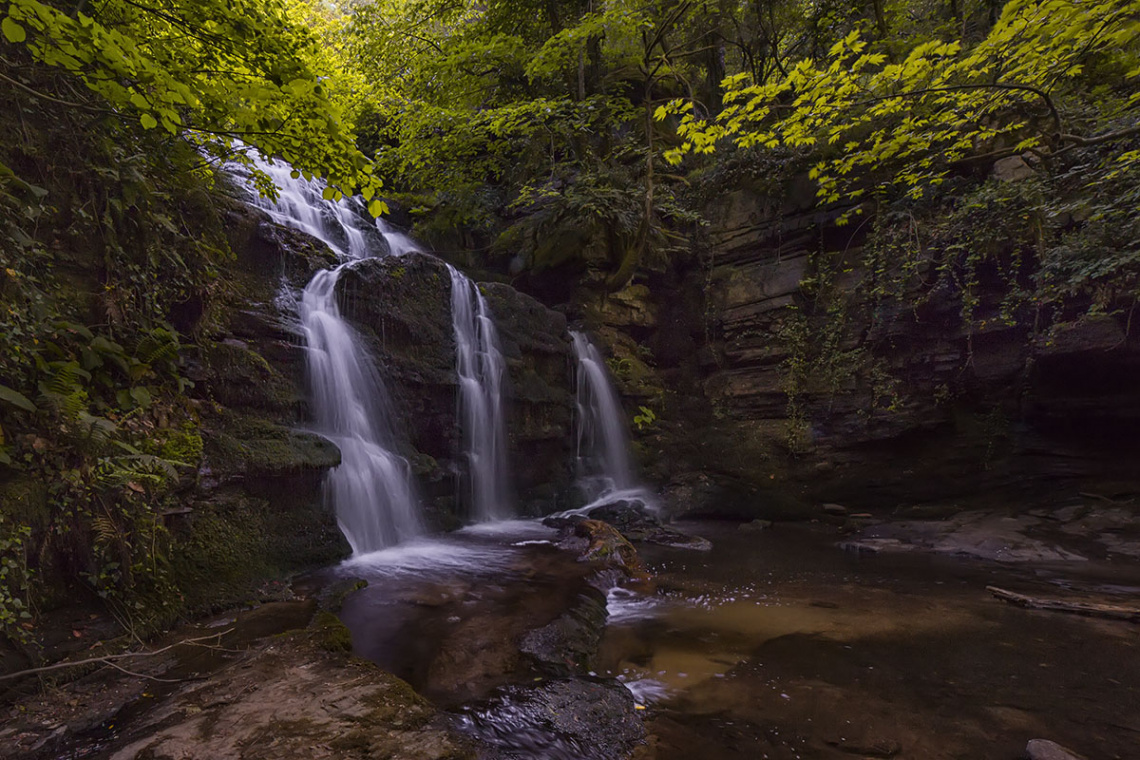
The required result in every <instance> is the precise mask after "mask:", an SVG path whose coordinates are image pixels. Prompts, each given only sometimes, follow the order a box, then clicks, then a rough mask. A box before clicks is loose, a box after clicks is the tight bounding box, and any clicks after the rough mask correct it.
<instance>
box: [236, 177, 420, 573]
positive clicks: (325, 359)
mask: <svg viewBox="0 0 1140 760" xmlns="http://www.w3.org/2000/svg"><path fill="white" fill-rule="evenodd" d="M258 168H259V169H261V170H262V171H264V172H265V173H266V174H268V175H269V176H270V177H272V179H273V181H274V182H275V183H276V184H277V186H278V187H279V188H280V189H281V192H280V197H279V199H278V201H277V202H276V203H274V202H272V201H268V200H267V199H264V198H258V199H256V200H255V201H254V203H255V205H257V206H259V207H261V208H263V209H265V210H266V211H267V212H268V213H269V214H270V216H271V217H272V218H273V219H274V221H276V222H278V223H279V224H283V225H288V226H291V227H295V228H297V229H300V230H302V231H304V232H307V233H309V234H310V235H312V236H314V237H316V238H318V239H319V240H322V241H323V242H325V243H326V244H327V245H328V246H329V247H330V248H331V249H332V250H333V251H334V252H335V253H336V254H337V255H338V256H339V257H340V258H341V259H342V260H343V261H344V262H345V263H343V264H341V265H339V266H337V267H335V268H334V269H328V270H324V271H321V272H317V273H316V274H315V275H314V276H313V278H312V279H311V280H310V281H309V284H308V285H306V286H305V289H304V292H303V293H302V295H301V302H300V305H299V312H300V314H299V316H300V319H301V327H302V331H303V333H304V336H305V342H306V345H307V348H308V351H307V357H308V370H309V381H310V383H311V385H312V393H313V416H314V431H315V432H317V433H320V434H321V435H323V436H325V437H326V438H328V439H329V440H331V441H332V442H333V443H335V444H336V445H337V446H338V447H339V448H340V452H341V464H340V466H339V467H337V468H335V469H334V470H333V471H332V472H330V473H329V475H328V477H327V479H326V480H325V489H326V493H327V496H328V498H329V500H330V502H331V503H332V505H333V506H334V508H335V509H336V515H337V521H338V522H339V523H340V527H341V530H342V531H343V532H344V535H345V537H346V538H347V539H348V542H349V544H350V546H351V547H352V551H353V554H357V555H359V554H363V553H366V552H372V551H376V550H378V549H382V548H384V547H386V546H391V545H393V544H396V543H399V542H401V541H406V540H408V539H409V538H413V537H415V536H419V535H421V534H423V533H424V526H423V522H422V520H421V518H420V507H419V500H418V498H417V496H416V489H415V485H414V480H413V476H412V471H411V467H410V465H409V464H408V462H407V460H405V459H404V458H403V457H401V456H399V455H398V454H396V453H395V451H396V448H397V441H396V436H395V434H394V431H393V429H392V426H391V422H390V421H391V419H392V412H391V408H390V401H389V396H388V391H387V389H386V388H385V386H384V382H383V380H382V379H381V377H380V374H379V373H378V372H377V370H376V367H375V366H374V365H373V363H372V361H371V359H370V358H369V356H368V350H367V348H366V346H365V345H364V344H363V342H362V341H361V339H360V337H359V336H358V335H357V334H356V332H355V331H354V330H353V329H352V327H351V326H350V325H349V324H348V322H347V321H345V319H344V318H343V317H341V315H340V309H339V307H338V305H337V300H336V283H337V280H338V279H339V278H340V275H341V272H342V270H343V269H344V268H345V267H346V266H351V264H352V261H354V260H357V259H361V258H367V257H369V256H382V255H386V254H387V253H388V252H389V251H403V250H405V249H404V248H403V246H404V238H403V236H398V235H397V234H396V233H392V232H390V231H388V232H387V233H386V232H385V230H384V229H383V228H380V229H379V230H377V229H375V228H374V229H369V228H368V227H366V226H365V222H364V219H365V218H364V217H363V216H362V215H361V213H360V212H362V211H363V209H354V208H353V206H352V203H353V202H352V201H349V200H344V201H340V202H332V201H327V200H324V199H323V198H322V197H321V187H320V185H319V184H318V183H316V182H305V181H303V180H298V179H293V178H292V177H291V176H290V169H289V167H288V166H287V165H281V164H278V165H272V164H267V163H262V164H259V166H258ZM385 243H387V245H385Z"/></svg>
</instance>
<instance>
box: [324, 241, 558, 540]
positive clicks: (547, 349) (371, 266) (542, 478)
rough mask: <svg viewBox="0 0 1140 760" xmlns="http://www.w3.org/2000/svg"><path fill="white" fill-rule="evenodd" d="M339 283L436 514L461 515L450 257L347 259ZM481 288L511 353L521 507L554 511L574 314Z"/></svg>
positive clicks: (498, 287)
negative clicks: (571, 316)
mask: <svg viewBox="0 0 1140 760" xmlns="http://www.w3.org/2000/svg"><path fill="white" fill-rule="evenodd" d="M337 287H338V298H339V299H340V303H341V308H342V312H343V313H344V314H345V315H346V316H347V317H348V318H349V319H350V320H351V321H352V322H353V323H354V324H355V325H356V326H357V328H358V329H359V330H360V331H361V332H362V333H364V334H365V335H367V336H368V337H369V338H370V343H371V345H372V347H373V351H374V355H375V357H376V359H377V365H378V367H379V368H380V371H381V373H382V374H383V375H384V377H385V380H386V381H387V383H388V388H389V391H390V392H391V393H392V395H393V398H394V402H395V410H394V411H395V412H396V414H397V416H398V417H399V420H400V424H401V427H402V429H403V431H404V432H405V434H406V435H407V437H408V441H409V442H410V444H411V447H412V448H411V450H409V451H408V452H406V454H407V455H408V456H409V457H410V458H411V459H412V461H413V462H414V463H415V464H416V469H417V474H418V475H419V478H420V481H421V483H422V484H423V485H424V486H425V488H426V490H427V494H426V495H427V496H428V498H429V500H430V501H431V504H432V506H433V507H434V511H435V515H434V517H435V519H436V521H437V522H439V523H441V524H443V525H453V524H456V520H457V517H458V515H456V498H455V496H456V495H455V487H456V484H457V482H458V478H457V469H456V468H457V467H458V466H459V465H458V461H459V457H458V454H459V446H460V440H459V427H458V423H457V420H456V410H457V395H456V394H457V388H456V369H455V361H456V357H455V351H456V348H455V336H454V333H453V329H452V323H451V278H450V275H449V273H448V271H447V266H446V264H444V262H443V261H441V260H440V259H437V258H435V257H433V256H429V255H426V254H421V253H411V254H406V255H403V256H400V257H389V258H380V259H368V260H364V261H361V262H358V263H355V264H353V265H352V266H351V267H349V268H347V269H346V270H345V272H344V273H343V275H342V276H341V279H340V281H339V283H338V285H337ZM479 287H480V288H481V289H482V291H483V294H484V296H485V298H486V299H487V303H488V305H489V306H490V308H491V312H492V314H493V315H494V317H495V321H496V324H497V326H498V330H499V337H500V340H501V343H502V349H503V353H504V357H505V359H506V362H507V372H508V374H509V378H508V384H507V391H506V401H507V408H508V423H507V432H508V436H509V440H508V446H509V449H510V452H509V461H510V466H511V472H512V473H513V476H514V477H513V479H514V483H515V484H516V486H517V488H518V491H519V493H518V497H519V501H520V505H519V509H520V510H521V512H523V513H529V514H541V513H544V512H549V511H551V510H552V509H554V508H555V507H556V506H557V505H558V504H559V503H560V502H559V500H560V499H562V498H564V497H565V494H566V492H567V491H568V489H569V485H570V477H571V467H572V460H573V454H574V452H573V431H572V425H573V408H574V401H573V395H572V391H571V382H572V371H573V368H572V365H571V362H572V359H571V351H570V344H569V339H568V334H567V331H566V318H565V317H564V316H563V315H561V314H559V313H558V312H555V311H551V310H550V309H547V308H546V307H544V306H543V305H542V304H540V303H539V302H538V301H536V300H534V299H533V298H531V297H530V296H527V295H524V294H522V293H519V292H518V291H516V290H514V289H513V288H511V287H509V286H506V285H502V284H496V283H482V284H480V285H479Z"/></svg>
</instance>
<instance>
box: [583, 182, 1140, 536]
mask: <svg viewBox="0 0 1140 760" xmlns="http://www.w3.org/2000/svg"><path fill="white" fill-rule="evenodd" d="M1022 168H1023V169H1024V166H1023V167H1022ZM1034 182H1038V179H1037V178H1035V176H1034V173H1033V172H1032V171H1030V172H1028V173H1027V172H1025V171H1022V172H1020V173H1015V174H1012V175H1011V174H1009V173H1008V172H1004V171H1003V170H1002V167H998V168H997V169H995V172H994V174H993V175H992V176H990V177H988V178H981V179H978V180H971V181H969V182H964V181H963V182H961V183H959V186H957V187H955V188H954V192H953V193H948V194H947V196H946V197H944V198H942V199H938V200H936V201H930V202H928V203H925V204H917V205H915V206H914V207H913V208H910V209H905V210H904V211H903V212H897V211H892V210H891V209H890V208H887V209H883V210H882V211H881V213H879V214H878V215H877V216H873V217H856V219H855V221H853V222H850V223H847V224H844V223H841V221H840V217H841V216H843V215H844V214H845V213H846V212H849V211H850V210H851V208H850V207H820V206H818V205H817V203H816V200H815V197H814V188H813V186H812V184H811V183H810V182H808V181H807V179H806V176H804V175H802V174H798V173H797V172H796V171H795V169H794V167H793V166H783V167H782V168H781V167H776V168H775V169H773V171H772V172H769V173H763V175H762V176H759V177H757V176H752V177H747V178H745V179H743V180H741V179H739V178H735V179H733V181H731V182H724V183H714V184H716V187H715V188H711V189H706V190H705V192H706V195H705V199H704V201H703V202H704V206H705V214H706V217H707V219H708V222H709V224H708V226H707V228H705V229H704V230H701V231H696V230H694V231H693V232H692V237H691V240H692V247H691V250H690V251H689V252H688V253H686V254H682V255H678V256H676V257H674V259H673V260H672V261H671V262H670V264H669V265H668V266H667V267H659V268H658V269H657V271H648V272H645V273H644V274H643V275H642V276H641V277H640V278H639V279H638V280H637V281H635V284H633V285H631V286H628V287H627V288H625V289H623V290H622V291H619V292H617V293H613V294H603V293H602V289H601V288H600V287H599V280H600V278H599V277H596V276H592V275H591V273H590V272H587V273H586V274H585V275H584V276H582V277H581V278H580V279H579V281H578V287H577V291H576V293H575V294H574V296H573V299H572V303H573V306H572V307H571V308H572V309H573V310H574V311H575V312H576V313H577V314H579V315H581V317H582V318H583V319H584V320H585V322H586V324H587V325H588V326H589V327H590V329H591V330H592V331H593V332H594V333H595V334H596V335H597V336H598V338H599V340H600V341H601V343H603V344H604V345H605V346H606V349H607V352H608V353H609V355H610V357H611V358H610V368H611V371H612V373H613V375H614V377H615V380H616V382H617V383H618V385H619V388H620V390H621V392H622V395H623V397H624V399H625V402H626V409H627V413H628V414H629V416H630V417H631V419H633V420H634V423H635V424H634V425H633V432H634V438H635V446H636V447H637V449H638V451H639V453H640V458H641V460H642V463H643V465H644V466H645V467H646V471H647V473H646V474H647V475H648V476H649V477H650V478H651V479H653V480H655V481H656V482H658V483H659V484H661V485H662V486H663V487H664V489H665V492H666V495H667V496H668V497H669V500H670V502H671V503H672V504H673V506H674V508H675V509H676V510H677V511H679V512H693V513H706V514H734V515H742V516H743V515H759V516H775V517H780V516H809V515H815V514H817V513H818V512H817V510H818V504H819V503H820V502H824V501H835V500H841V501H843V502H844V503H851V504H853V505H859V506H863V507H868V508H874V509H887V510H889V509H893V508H896V507H898V506H906V505H910V504H913V503H915V502H924V501H930V500H935V499H953V498H958V497H963V498H965V497H971V496H976V495H979V494H984V493H988V492H992V491H994V490H995V489H998V490H999V492H1000V493H1009V492H1011V491H1016V492H1034V493H1037V494H1040V495H1045V496H1048V495H1050V494H1052V493H1054V492H1056V493H1062V492H1064V493H1074V494H1075V493H1076V492H1077V491H1079V490H1082V489H1085V490H1092V491H1094V492H1096V493H1105V494H1107V495H1110V496H1111V495H1112V494H1114V493H1129V492H1135V490H1136V489H1137V488H1138V487H1140V483H1138V482H1137V480H1136V475H1135V471H1134V467H1133V465H1132V462H1133V461H1134V457H1135V455H1136V453H1137V452H1138V451H1140V395H1138V394H1137V393H1136V391H1135V388H1137V387H1140V385H1138V382H1140V335H1138V333H1137V328H1136V327H1134V326H1133V325H1132V320H1131V314H1132V303H1133V301H1132V296H1131V295H1130V293H1131V291H1130V286H1129V282H1131V280H1130V279H1128V278H1129V277H1130V276H1131V275H1130V274H1129V272H1130V271H1131V269H1128V268H1126V267H1127V262H1126V261H1124V257H1125V254H1126V253H1127V251H1126V250H1124V251H1121V252H1119V253H1111V252H1109V251H1108V249H1106V248H1103V247H1102V248H1101V249H1100V250H1101V253H1100V254H1097V253H1096V251H1097V249H1096V247H1095V246H1097V245H1102V246H1103V245H1104V244H1103V243H1100V242H1098V240H1097V239H1095V238H1093V237H1092V235H1091V233H1088V226H1089V225H1088V224H1087V223H1085V222H1082V221H1081V219H1082V217H1080V216H1073V215H1069V216H1064V215H1054V216H1053V217H1049V218H1048V219H1046V220H1045V221H1041V220H1040V219H1038V218H1037V217H1035V216H1034V213H1033V208H1032V207H1031V206H1030V205H1029V204H1028V203H1027V202H1026V201H1025V198H1027V197H1033V196H1035V195H1041V194H1042V193H1043V192H1044V191H1043V190H1042V189H1041V186H1040V185H1039V184H1038V185H1034V184H1033V183H1034ZM1049 192H1051V193H1052V195H1046V196H1045V197H1047V198H1049V199H1051V202H1052V203H1053V204H1054V205H1056V206H1058V207H1061V206H1064V204H1066V203H1067V204H1069V205H1070V206H1073V205H1076V204H1077V203H1078V201H1079V200H1080V199H1072V198H1066V197H1065V196H1064V195H1063V194H1064V192H1065V188H1064V187H1053V188H1051V190H1050V191H1049ZM1037 216H1038V217H1039V216H1040V214H1038V215H1037ZM1082 236H1083V238H1082ZM1074 239H1079V240H1080V242H1081V244H1082V245H1086V246H1087V247H1088V248H1089V249H1090V250H1091V251H1092V253H1091V254H1090V256H1101V257H1102V259H1103V260H1105V261H1115V260H1114V259H1113V258H1112V257H1113V256H1116V257H1117V258H1120V259H1121V261H1123V263H1122V264H1120V265H1119V266H1120V268H1119V271H1115V272H1112V273H1111V277H1108V276H1106V277H1104V278H1102V279H1101V280H1100V281H1096V280H1093V281H1091V282H1089V283H1085V282H1083V281H1082V282H1079V283H1078V284H1076V285H1072V286H1071V287H1068V282H1065V283H1062V284H1063V285H1065V286H1066V287H1068V289H1064V288H1062V287H1061V286H1059V285H1057V284H1056V283H1055V281H1054V282H1051V281H1050V279H1049V278H1050V277H1053V278H1054V280H1055V279H1056V273H1055V272H1053V271H1052V270H1053V269H1056V268H1057V266H1058V265H1057V264H1056V261H1054V260H1053V259H1051V258H1050V256H1051V253H1050V251H1049V250H1047V246H1046V243H1045V242H1042V241H1043V240H1045V241H1046V242H1048V243H1049V244H1050V245H1054V246H1059V245H1069V246H1073V245H1075V244H1074V243H1073V242H1072V241H1073V240H1074ZM1114 265H1115V264H1114ZM1113 278H1114V279H1113ZM1070 279H1071V280H1072V281H1073V282H1077V278H1076V276H1070ZM646 408H648V409H649V410H650V411H651V412H652V414H649V415H647V414H645V413H644V410H645V409H646ZM1056 489H1060V490H1056Z"/></svg>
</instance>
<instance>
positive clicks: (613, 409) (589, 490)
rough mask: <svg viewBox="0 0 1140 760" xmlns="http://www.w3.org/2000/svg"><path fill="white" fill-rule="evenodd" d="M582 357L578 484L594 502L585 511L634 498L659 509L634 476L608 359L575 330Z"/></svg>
mask: <svg viewBox="0 0 1140 760" xmlns="http://www.w3.org/2000/svg"><path fill="white" fill-rule="evenodd" d="M570 338H571V339H572V340H573V343H574V355H575V356H576V357H577V359H578V373H577V382H576V386H577V404H578V410H577V411H578V425H577V427H578V470H579V480H578V485H579V488H581V490H582V492H583V495H584V496H585V497H586V500H587V502H589V503H588V504H587V505H586V506H585V507H582V508H581V509H578V510H574V511H575V512H585V511H588V510H590V509H592V508H593V507H595V506H599V505H601V504H605V503H609V502H614V501H619V500H629V501H637V502H640V503H642V504H644V505H645V506H646V507H648V508H650V509H656V500H655V499H654V498H653V495H652V494H651V493H650V492H649V491H648V489H646V488H645V487H644V486H642V485H641V483H640V482H638V480H637V478H636V477H635V476H634V474H633V466H632V465H631V463H630V460H629V440H628V438H627V436H626V427H625V413H624V412H623V411H622V408H621V403H620V402H619V401H618V396H617V391H615V390H614V386H613V383H611V382H610V378H609V374H608V373H607V372H606V363H605V359H604V358H603V357H602V354H601V352H600V351H598V349H597V347H596V346H594V344H593V343H591V342H590V339H589V338H587V337H586V335H585V334H584V333H580V332H575V331H573V330H571V331H570Z"/></svg>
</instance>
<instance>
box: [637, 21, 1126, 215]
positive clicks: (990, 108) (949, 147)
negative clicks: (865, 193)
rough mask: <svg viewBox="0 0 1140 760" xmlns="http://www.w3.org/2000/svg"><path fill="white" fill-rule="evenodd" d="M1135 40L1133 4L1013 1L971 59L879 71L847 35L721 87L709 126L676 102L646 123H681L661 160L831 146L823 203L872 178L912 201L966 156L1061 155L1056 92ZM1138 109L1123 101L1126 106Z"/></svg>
mask: <svg viewBox="0 0 1140 760" xmlns="http://www.w3.org/2000/svg"><path fill="white" fill-rule="evenodd" d="M1138 40H1140V1H1138V0H1012V2H1009V3H1008V4H1007V5H1006V6H1005V8H1004V9H1003V11H1002V14H1001V17H1000V18H999V20H998V22H997V23H996V24H995V26H994V27H993V28H992V30H991V31H990V33H989V34H988V36H987V37H986V38H985V39H983V40H982V41H981V42H980V43H978V44H977V45H975V46H974V47H973V48H971V49H965V48H964V47H963V45H962V44H961V43H960V42H958V41H948V42H946V41H939V40H930V41H926V42H923V43H921V44H918V45H916V46H914V47H913V48H912V49H911V50H910V51H909V52H908V53H907V54H906V55H905V56H902V57H901V60H900V59H896V61H895V62H888V60H887V58H886V56H885V55H883V54H882V53H881V52H869V49H868V45H867V43H866V42H865V41H864V40H863V39H862V37H861V36H860V34H859V33H858V32H857V31H853V32H851V33H850V34H848V35H847V36H845V37H844V38H843V39H841V40H839V41H838V42H836V43H835V44H834V45H833V46H832V47H831V49H830V51H829V53H828V55H827V56H826V57H824V58H823V59H821V60H811V59H804V60H801V61H799V62H797V63H796V65H794V66H793V67H791V68H790V69H789V70H788V72H787V73H786V75H784V76H781V77H777V78H775V79H773V80H770V81H765V82H753V81H751V80H750V79H749V78H748V77H746V76H744V75H735V76H732V77H729V78H727V79H725V80H724V81H723V83H722V87H723V90H724V102H725V104H726V107H725V108H724V110H723V111H722V112H721V113H720V114H719V115H718V116H717V117H716V118H715V119H712V120H708V119H705V118H702V117H701V116H699V115H698V114H697V113H695V112H694V110H693V109H692V108H691V106H690V104H688V103H685V102H681V101H676V102H674V103H672V104H670V105H669V106H667V107H665V108H662V109H658V111H657V118H658V119H659V120H660V119H664V118H666V117H667V116H669V115H677V116H680V123H679V128H678V132H679V134H680V136H681V137H682V138H683V140H684V141H683V143H682V144H681V145H680V146H679V147H677V148H675V149H674V150H672V151H670V152H669V153H668V154H667V159H668V160H669V161H671V162H673V163H679V162H680V161H681V160H682V159H683V157H684V156H685V155H686V154H688V153H693V154H702V153H709V152H712V151H713V150H715V149H716V146H717V143H718V142H720V141H722V140H726V139H731V140H733V141H735V142H736V143H737V144H738V145H740V146H742V147H754V146H763V147H767V148H775V147H778V146H786V147H790V148H797V149H805V150H806V149H809V148H815V147H817V146H818V145H820V144H821V143H822V144H826V145H832V146H839V145H842V146H843V149H842V153H841V154H839V155H836V154H834V153H832V152H822V153H820V155H821V156H822V157H821V159H820V161H819V163H818V164H817V165H816V167H815V169H814V170H813V178H814V179H816V181H817V182H818V183H819V193H820V196H821V197H822V198H824V199H825V200H838V199H839V198H841V197H843V196H844V195H847V196H848V197H851V196H852V193H854V192H855V191H856V189H857V188H858V186H859V185H861V184H863V183H865V182H866V180H867V176H868V175H869V174H872V173H873V172H880V171H881V172H883V173H884V174H885V176H887V177H889V179H888V182H889V183H890V184H894V185H896V186H899V187H901V188H902V189H903V190H904V191H905V192H906V194H908V195H909V196H910V197H914V198H917V197H921V196H922V195H923V194H924V193H925V192H926V190H925V189H924V188H926V187H928V186H929V185H933V184H938V183H939V182H941V181H942V180H943V178H944V177H945V175H946V172H947V170H948V167H949V166H950V165H952V164H953V163H955V162H958V161H962V160H964V159H966V158H969V157H970V156H976V155H978V154H988V153H996V154H999V155H1000V154H1001V153H1002V151H1004V152H1005V153H1007V154H1008V153H1009V152H1018V153H1020V152H1024V151H1030V150H1037V151H1049V150H1058V149H1061V148H1063V147H1064V145H1065V144H1066V139H1067V138H1066V136H1065V134H1064V132H1065V130H1066V129H1068V127H1069V125H1068V124H1067V122H1066V115H1065V114H1064V113H1063V112H1062V111H1063V108H1064V107H1065V103H1064V99H1063V92H1064V87H1065V86H1066V84H1067V83H1069V82H1073V81H1075V80H1077V79H1078V78H1080V77H1082V76H1083V75H1084V73H1085V72H1086V64H1087V63H1088V62H1089V61H1092V60H1094V59H1095V60H1097V61H1098V63H1099V64H1100V65H1102V66H1104V65H1105V64H1106V62H1107V61H1112V60H1117V61H1119V62H1121V64H1124V65H1126V67H1128V68H1130V67H1132V66H1134V62H1135V61H1136V59H1137V56H1138V54H1140V42H1138ZM1134 89H1140V88H1134ZM1136 100H1137V95H1136V94H1135V93H1134V94H1133V95H1132V96H1131V97H1130V99H1129V101H1128V102H1130V103H1134V102H1136ZM1010 146H1012V148H1011V147H1010Z"/></svg>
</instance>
